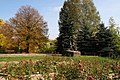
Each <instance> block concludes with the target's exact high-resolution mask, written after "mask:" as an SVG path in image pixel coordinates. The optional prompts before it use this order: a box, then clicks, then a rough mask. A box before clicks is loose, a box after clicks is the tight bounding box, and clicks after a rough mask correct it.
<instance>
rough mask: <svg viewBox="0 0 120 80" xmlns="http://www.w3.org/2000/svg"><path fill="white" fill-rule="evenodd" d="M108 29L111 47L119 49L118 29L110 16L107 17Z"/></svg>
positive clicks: (119, 37) (119, 35)
mask: <svg viewBox="0 0 120 80" xmlns="http://www.w3.org/2000/svg"><path fill="white" fill-rule="evenodd" d="M108 29H109V31H110V33H111V35H112V44H111V48H113V49H114V50H120V34H119V33H120V31H119V27H118V26H117V24H116V23H115V21H114V19H113V17H110V19H109V26H108Z"/></svg>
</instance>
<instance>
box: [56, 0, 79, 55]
mask: <svg viewBox="0 0 120 80" xmlns="http://www.w3.org/2000/svg"><path fill="white" fill-rule="evenodd" d="M79 4H80V1H79V0H68V1H65V2H64V5H63V8H62V9H61V12H60V19H59V31H60V34H59V37H58V38H57V41H58V43H57V45H58V47H57V51H58V52H59V53H61V52H62V51H64V50H76V49H77V46H76V39H77V32H78V28H79V26H80V23H79V12H80V9H79Z"/></svg>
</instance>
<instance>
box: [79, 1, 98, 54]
mask: <svg viewBox="0 0 120 80" xmlns="http://www.w3.org/2000/svg"><path fill="white" fill-rule="evenodd" d="M80 8H81V16H80V29H79V34H78V50H79V51H82V52H95V51H96V50H97V49H96V46H97V42H96V33H97V32H98V28H99V24H100V16H99V12H98V11H97V9H96V7H95V6H94V3H93V2H92V0H81V5H80Z"/></svg>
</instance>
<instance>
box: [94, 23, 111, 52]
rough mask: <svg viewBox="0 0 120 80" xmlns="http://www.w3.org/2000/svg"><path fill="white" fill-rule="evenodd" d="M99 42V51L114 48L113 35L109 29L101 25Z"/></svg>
mask: <svg viewBox="0 0 120 80" xmlns="http://www.w3.org/2000/svg"><path fill="white" fill-rule="evenodd" d="M96 37H97V40H98V50H102V49H103V48H106V47H111V46H112V43H111V42H112V39H113V38H112V35H111V32H110V31H109V29H107V28H106V27H105V26H104V24H103V23H102V24H100V28H99V32H98V33H97V34H96Z"/></svg>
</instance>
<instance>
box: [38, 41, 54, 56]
mask: <svg viewBox="0 0 120 80" xmlns="http://www.w3.org/2000/svg"><path fill="white" fill-rule="evenodd" d="M55 50H56V40H51V41H49V42H47V43H45V44H44V45H43V46H42V48H41V49H40V53H52V54H55Z"/></svg>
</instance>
